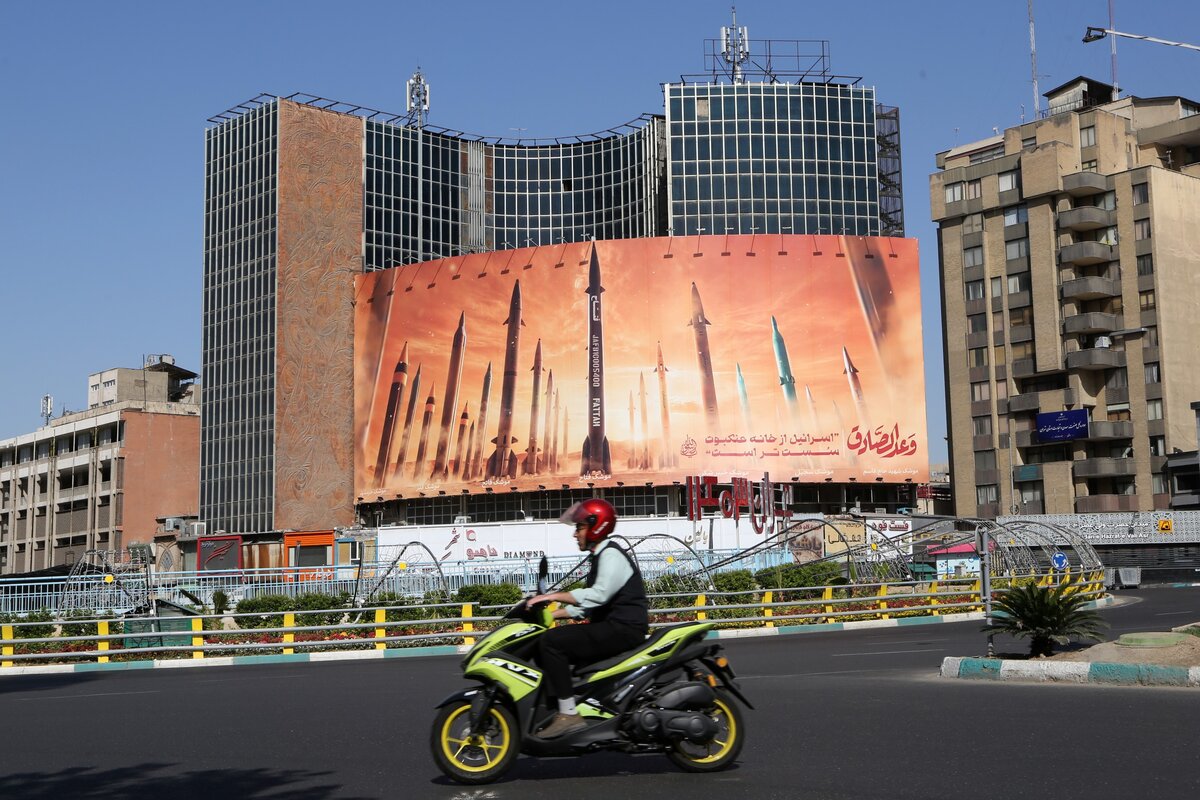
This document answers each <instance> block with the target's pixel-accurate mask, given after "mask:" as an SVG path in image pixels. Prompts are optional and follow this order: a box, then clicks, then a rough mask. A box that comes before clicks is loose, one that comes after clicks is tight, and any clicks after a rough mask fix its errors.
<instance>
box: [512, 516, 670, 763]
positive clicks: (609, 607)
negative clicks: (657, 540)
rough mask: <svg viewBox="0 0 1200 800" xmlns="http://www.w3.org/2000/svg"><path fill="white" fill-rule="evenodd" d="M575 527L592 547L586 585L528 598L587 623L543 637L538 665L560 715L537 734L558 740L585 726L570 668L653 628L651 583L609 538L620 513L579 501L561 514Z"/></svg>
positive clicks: (583, 545)
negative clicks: (648, 590) (553, 605)
mask: <svg viewBox="0 0 1200 800" xmlns="http://www.w3.org/2000/svg"><path fill="white" fill-rule="evenodd" d="M559 521H560V522H563V523H565V524H567V525H574V526H575V540H576V542H578V544H579V549H580V550H584V551H589V552H590V555H589V556H588V561H589V562H590V564H589V566H590V569H589V570H588V577H587V582H586V584H585V586H584V588H582V589H573V590H572V591H569V592H551V593H550V594H542V595H537V596H536V597H532V598H530V599H529V601H528V606H530V607H532V606H534V605H537V604H539V603H560V604H563V607H561V608H558V609H555V611H554V618H555V619H575V620H585V621H586V622H587V624H586V625H561V626H558V627H555V628H552V629H551V630H549V631H547V632H546V633H545V635H543V636H542V638H541V640H540V643H539V647H538V652H537V663H538V665H539V666H540V667H541V668H542V670H543V671H544V672H545V674H546V680H547V681H548V683H549V685H550V688H551V690H552V692H553V694H554V697H555V698H557V700H558V713H557V714H555V715H554V718H553V719H552V720H551V722H550V724H549V725H547V726H546V727H544V728H542V729H541V730H540V731H539V732H538V733H537V736H538V738H541V739H553V738H556V737H559V736H562V735H564V734H567V733H571V732H572V731H575V730H578V729H580V728H582V727H584V725H585V724H586V723H585V722H584V721H583V719H582V718H581V717H580V715H579V712H578V710H577V709H576V707H575V697H574V694H573V690H572V681H571V670H572V667H573V666H581V665H584V664H591V663H594V662H597V661H601V660H603V659H606V658H610V657H612V656H615V655H617V654H619V653H623V652H625V651H626V650H631V649H633V648H635V647H637V646H638V645H640V644H641V643H642V642H643V641H644V640H645V638H646V634H647V632H648V631H649V628H650V624H649V613H648V611H647V608H648V604H647V601H646V586H645V584H644V583H643V581H642V574H641V572H640V571H639V570H638V567H637V563H636V562H635V561H634V560H633V557H632V556H630V555H629V553H628V552H627V551H626V550H625V549H624V548H622V547H621V546H620V545H617V544H616V543H614V542H611V541H609V540H608V537H609V536H610V535H611V534H612V532H613V529H614V528H616V525H617V513H616V510H615V509H614V508H613V507H612V504H611V503H609V502H608V501H606V500H601V499H599V498H592V499H590V500H584V501H582V502H579V503H575V504H574V505H573V506H571V507H570V508H569V509H567V511H566V512H565V513H564V514H563V515H562V516H561V517H559Z"/></svg>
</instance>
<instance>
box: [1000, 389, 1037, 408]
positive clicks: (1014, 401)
mask: <svg viewBox="0 0 1200 800" xmlns="http://www.w3.org/2000/svg"><path fill="white" fill-rule="evenodd" d="M1041 407H1042V398H1041V393H1040V392H1029V393H1028V394H1014V395H1011V396H1010V397H1009V398H1008V410H1009V411H1010V412H1015V411H1037V410H1039V409H1041Z"/></svg>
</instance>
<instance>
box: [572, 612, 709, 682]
mask: <svg viewBox="0 0 1200 800" xmlns="http://www.w3.org/2000/svg"><path fill="white" fill-rule="evenodd" d="M695 624H696V623H694V622H681V623H679V624H677V625H667V626H666V627H663V628H658V629H656V630H655V631H654V632H653V633H651V634H650V637H649V638H648V639H646V641H644V642H642V643H641V644H639V645H638V646H637V647H634V648H633V649H631V650H626V651H625V652H623V653H619V654H617V655H615V656H613V657H612V658H606V659H605V660H604V661H597V662H596V663H594V664H582V665H579V666H576V667H575V670H574V675H575V677H577V678H586V677H588V676H589V675H594V674H595V673H597V672H602V671H604V670H606V669H608V668H609V667H615V666H616V665H617V664H620V663H621V662H622V661H624V660H625V659H627V658H629V657H630V656H631V655H633V654H634V653H636V652H638V651H639V650H645V649H646V648H647V647H649V646H650V645H652V644H654V643H656V642H658V641H659V640H660V639H662V638H663V637H664V636H666V635H667V634H668V633H670V632H671V631H674V630H678V629H679V628H687V627H690V626H692V625H695Z"/></svg>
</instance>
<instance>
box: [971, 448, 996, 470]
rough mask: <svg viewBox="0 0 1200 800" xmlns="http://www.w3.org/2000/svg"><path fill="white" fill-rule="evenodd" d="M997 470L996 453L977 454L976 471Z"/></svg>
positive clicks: (983, 452)
mask: <svg viewBox="0 0 1200 800" xmlns="http://www.w3.org/2000/svg"><path fill="white" fill-rule="evenodd" d="M995 468H996V451H995V450H980V451H979V452H978V453H976V454H975V469H977V470H990V469H995Z"/></svg>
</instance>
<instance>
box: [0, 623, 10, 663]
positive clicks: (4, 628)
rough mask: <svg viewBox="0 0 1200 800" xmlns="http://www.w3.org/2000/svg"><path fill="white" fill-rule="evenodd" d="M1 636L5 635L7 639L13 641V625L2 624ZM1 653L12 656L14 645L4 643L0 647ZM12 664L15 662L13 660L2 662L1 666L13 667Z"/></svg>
mask: <svg viewBox="0 0 1200 800" xmlns="http://www.w3.org/2000/svg"><path fill="white" fill-rule="evenodd" d="M0 637H3V638H5V639H8V640H9V641H11V640H12V638H13V626H12V625H4V626H0ZM0 653H2V654H3V655H6V656H11V655H12V654H13V646H12V645H11V644H6V645H4V647H3V648H0ZM12 665H13V662H11V661H4V662H0V667H11V666H12Z"/></svg>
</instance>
